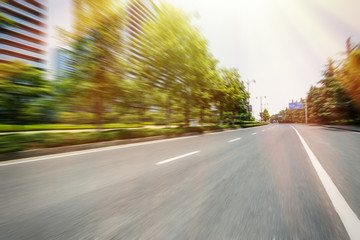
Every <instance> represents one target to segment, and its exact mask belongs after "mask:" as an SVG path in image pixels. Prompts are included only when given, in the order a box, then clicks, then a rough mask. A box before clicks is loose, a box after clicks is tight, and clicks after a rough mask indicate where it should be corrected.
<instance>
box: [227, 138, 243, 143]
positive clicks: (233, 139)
mask: <svg viewBox="0 0 360 240" xmlns="http://www.w3.org/2000/svg"><path fill="white" fill-rule="evenodd" d="M240 139H241V138H235V139H233V140H229V141H228V142H229V143H231V142H235V141H237V140H240Z"/></svg>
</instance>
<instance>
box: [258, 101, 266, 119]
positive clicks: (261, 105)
mask: <svg viewBox="0 0 360 240" xmlns="http://www.w3.org/2000/svg"><path fill="white" fill-rule="evenodd" d="M263 98H264V99H266V96H259V97H256V99H260V117H261V121H262V119H263V117H262V107H263V104H262V100H263Z"/></svg>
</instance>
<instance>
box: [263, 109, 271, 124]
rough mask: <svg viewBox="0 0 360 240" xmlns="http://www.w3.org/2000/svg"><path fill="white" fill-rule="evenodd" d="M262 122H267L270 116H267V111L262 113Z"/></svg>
mask: <svg viewBox="0 0 360 240" xmlns="http://www.w3.org/2000/svg"><path fill="white" fill-rule="evenodd" d="M263 120H264V121H265V122H267V121H268V120H270V114H269V111H268V110H267V109H265V110H264V112H263Z"/></svg>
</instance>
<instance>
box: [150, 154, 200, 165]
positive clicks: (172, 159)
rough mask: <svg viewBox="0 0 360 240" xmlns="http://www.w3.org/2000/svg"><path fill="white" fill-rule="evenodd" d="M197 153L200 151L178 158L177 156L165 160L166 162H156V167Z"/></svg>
mask: <svg viewBox="0 0 360 240" xmlns="http://www.w3.org/2000/svg"><path fill="white" fill-rule="evenodd" d="M199 152H200V151H194V152H191V153H186V154H183V155H180V156H177V157H173V158H170V159H167V160H164V161H160V162H157V163H156V165H161V164H165V163H168V162H172V161H175V160H178V159H180V158H184V157H187V156H190V155H194V154H196V153H199Z"/></svg>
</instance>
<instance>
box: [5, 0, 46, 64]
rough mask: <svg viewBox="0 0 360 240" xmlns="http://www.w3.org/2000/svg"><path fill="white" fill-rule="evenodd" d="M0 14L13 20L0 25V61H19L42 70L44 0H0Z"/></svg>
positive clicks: (43, 57) (44, 40)
mask: <svg viewBox="0 0 360 240" xmlns="http://www.w3.org/2000/svg"><path fill="white" fill-rule="evenodd" d="M0 13H1V14H2V15H4V16H5V17H7V18H9V19H11V20H12V21H13V22H15V25H14V26H9V25H0V62H6V61H9V60H20V61H23V62H25V63H27V64H29V65H31V66H34V67H36V68H39V69H45V68H46V34H47V24H46V21H47V0H9V1H5V2H0Z"/></svg>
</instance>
